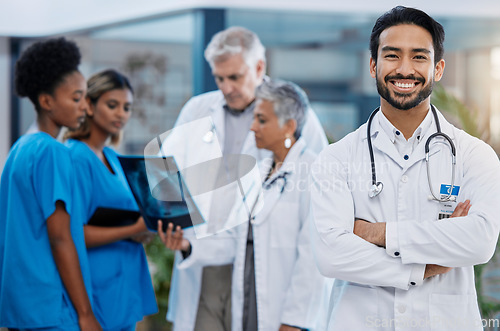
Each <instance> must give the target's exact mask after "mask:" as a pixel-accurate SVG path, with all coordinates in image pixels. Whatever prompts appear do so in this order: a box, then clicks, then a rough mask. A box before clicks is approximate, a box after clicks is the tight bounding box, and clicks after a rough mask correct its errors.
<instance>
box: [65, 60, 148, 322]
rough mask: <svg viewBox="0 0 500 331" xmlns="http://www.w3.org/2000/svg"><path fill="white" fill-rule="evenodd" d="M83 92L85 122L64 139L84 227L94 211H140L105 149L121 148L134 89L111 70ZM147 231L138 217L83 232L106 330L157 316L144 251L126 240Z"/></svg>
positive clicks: (114, 158) (90, 82)
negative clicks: (120, 224)
mask: <svg viewBox="0 0 500 331" xmlns="http://www.w3.org/2000/svg"><path fill="white" fill-rule="evenodd" d="M87 87H88V91H87V101H88V104H89V106H88V109H87V116H86V118H85V121H84V123H83V124H82V126H81V127H80V128H78V129H77V130H72V131H70V132H69V133H68V134H67V135H66V137H67V138H71V139H70V140H68V142H67V143H66V144H67V146H68V147H69V148H70V151H71V156H72V159H73V162H74V167H75V172H76V178H77V182H78V183H77V192H78V193H77V194H78V196H79V199H80V202H81V203H80V205H81V206H82V207H83V208H82V210H81V213H82V215H83V216H84V218H85V220H87V221H88V220H89V219H90V218H91V217H92V215H93V214H94V212H95V211H96V209H97V208H98V207H106V208H114V209H122V210H131V211H138V206H137V204H136V202H135V200H134V197H133V195H132V192H131V190H130V188H129V186H128V183H127V180H126V178H125V175H124V173H123V170H122V168H121V166H120V163H119V161H118V158H117V154H116V152H115V151H113V149H111V148H110V147H107V146H106V142H107V141H108V140H110V141H111V143H112V144H117V143H118V142H119V138H120V134H121V131H122V128H123V127H124V126H125V124H126V123H127V121H128V119H129V117H130V114H131V111H132V102H133V90H132V87H131V86H130V83H129V81H128V79H127V78H126V77H125V76H123V75H122V74H120V73H118V72H116V71H114V70H107V71H103V72H100V73H98V74H95V75H94V76H92V77H91V78H90V79H89V80H88V83H87ZM147 231H148V230H147V228H146V225H145V223H144V220H143V219H142V217H140V218H139V219H138V221H137V222H136V223H134V224H132V225H126V226H116V227H103V226H96V225H89V224H87V225H85V226H84V232H85V241H86V244H87V249H88V255H89V263H90V270H91V276H92V277H91V278H92V288H93V299H94V302H95V309H94V311H95V314H96V317H97V319H98V320H99V322H100V323H101V325H102V327H103V329H104V330H113V331H114V330H135V324H136V322H137V321H140V320H142V318H143V316H145V315H149V314H154V313H156V312H157V306H156V299H155V295H154V291H153V287H152V283H151V276H150V274H149V269H148V265H147V261H146V255H145V252H144V248H143V246H142V244H141V243H139V242H136V241H133V240H130V238H131V237H134V236H136V237H137V236H141V235H142V234H144V233H145V232H147Z"/></svg>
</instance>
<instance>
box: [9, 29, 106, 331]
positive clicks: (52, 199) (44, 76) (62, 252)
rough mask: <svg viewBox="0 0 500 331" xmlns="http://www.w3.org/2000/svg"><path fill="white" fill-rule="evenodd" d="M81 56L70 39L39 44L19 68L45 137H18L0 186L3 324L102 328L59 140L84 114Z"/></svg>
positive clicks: (22, 92)
mask: <svg viewBox="0 0 500 331" xmlns="http://www.w3.org/2000/svg"><path fill="white" fill-rule="evenodd" d="M79 64H80V51H79V49H78V47H77V46H76V44H75V43H73V42H70V41H67V40H65V39H64V38H59V39H50V40H47V41H42V42H38V43H35V44H34V45H32V46H31V47H30V48H28V49H27V50H26V51H25V52H24V53H23V54H22V55H21V57H20V58H19V60H18V61H17V63H16V73H15V87H16V91H17V94H18V95H19V96H21V97H28V98H29V99H30V100H31V102H32V103H33V105H34V107H35V110H36V112H37V124H38V128H39V132H36V133H32V134H27V135H24V136H22V137H21V138H19V140H17V142H16V143H15V144H14V146H13V147H12V149H11V150H10V152H9V156H8V158H7V161H6V163H5V167H4V170H3V173H2V178H1V182H0V279H1V282H0V326H6V327H8V328H14V329H23V330H37V329H42V328H43V330H44V331H45V330H80V329H81V330H89V331H90V330H101V327H100V325H99V323H98V322H97V320H96V318H95V316H94V314H93V312H92V308H91V303H90V299H89V298H90V297H91V296H90V295H91V292H90V291H91V287H90V279H89V278H90V277H89V270H88V261H87V256H86V250H85V242H84V236H83V226H82V222H81V220H80V219H78V218H77V217H73V216H74V215H73V208H74V206H75V205H76V204H77V203H78V202H77V201H74V199H73V197H72V187H73V180H74V178H73V167H72V164H71V161H70V160H71V159H70V154H69V150H68V149H67V148H66V147H65V146H64V145H63V144H61V143H59V142H58V141H57V140H56V139H55V137H57V135H58V134H59V131H60V130H61V128H62V127H63V126H66V127H69V128H77V127H78V126H79V125H80V123H81V122H82V121H83V119H84V116H85V108H86V106H87V104H86V101H85V94H86V90H87V89H86V83H85V79H84V77H83V76H82V74H81V73H80V72H79V71H78V65H79Z"/></svg>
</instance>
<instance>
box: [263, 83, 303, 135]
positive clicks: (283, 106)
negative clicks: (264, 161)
mask: <svg viewBox="0 0 500 331" xmlns="http://www.w3.org/2000/svg"><path fill="white" fill-rule="evenodd" d="M255 98H256V99H264V100H267V101H270V102H272V103H273V107H274V113H275V114H276V116H277V117H278V123H279V125H280V126H283V124H285V123H286V122H287V121H288V120H292V119H293V120H295V121H296V122H297V129H296V130H295V132H294V137H295V138H296V139H299V137H300V134H301V132H302V128H303V127H304V123H305V122H306V118H307V112H308V111H309V99H308V98H307V95H306V93H305V92H304V90H302V89H301V88H300V87H299V86H298V85H296V84H294V83H292V82H288V81H283V80H267V81H264V82H263V83H262V84H261V85H260V86H258V87H257V89H256V90H255Z"/></svg>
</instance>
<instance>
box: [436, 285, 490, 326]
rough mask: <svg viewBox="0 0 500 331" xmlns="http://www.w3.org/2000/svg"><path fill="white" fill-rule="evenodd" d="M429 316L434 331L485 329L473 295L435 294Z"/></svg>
mask: <svg viewBox="0 0 500 331" xmlns="http://www.w3.org/2000/svg"><path fill="white" fill-rule="evenodd" d="M429 316H430V324H431V330H432V331H445V330H446V331H447V330H457V331H461V330H463V331H472V330H482V329H483V328H482V321H481V316H480V315H479V310H478V307H477V300H476V296H475V295H473V294H464V295H459V294H438V293H433V294H431V296H430V304H429Z"/></svg>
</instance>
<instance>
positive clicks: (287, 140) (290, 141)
mask: <svg viewBox="0 0 500 331" xmlns="http://www.w3.org/2000/svg"><path fill="white" fill-rule="evenodd" d="M291 146H292V139H290V138H289V137H287V138H286V139H285V148H290V147H291Z"/></svg>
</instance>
